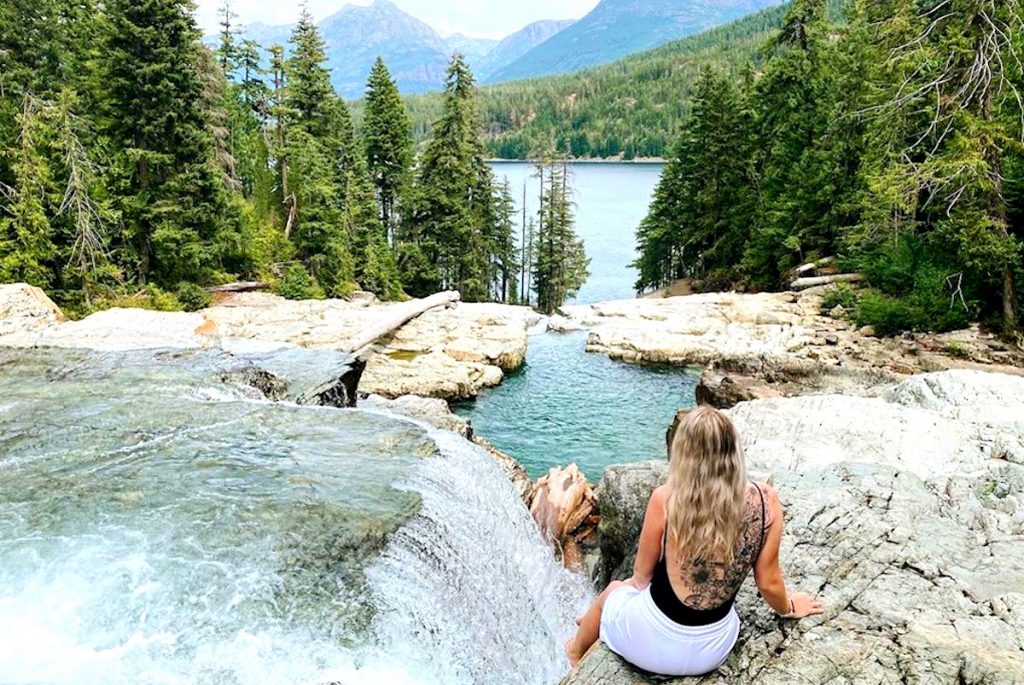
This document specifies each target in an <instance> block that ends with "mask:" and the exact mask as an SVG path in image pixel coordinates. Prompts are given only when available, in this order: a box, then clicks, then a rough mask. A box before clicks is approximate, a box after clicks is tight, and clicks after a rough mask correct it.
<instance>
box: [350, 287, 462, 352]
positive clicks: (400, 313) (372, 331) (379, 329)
mask: <svg viewBox="0 0 1024 685" xmlns="http://www.w3.org/2000/svg"><path fill="white" fill-rule="evenodd" d="M461 299H462V296H461V295H460V294H459V293H457V292H454V291H451V292H445V293H437V294H436V295H431V296H430V297H426V298H424V299H422V300H411V301H409V302H403V303H402V304H397V305H395V306H393V307H390V308H389V309H388V313H389V314H390V316H388V318H387V319H385V320H383V321H381V322H379V323H377V324H374V325H373V326H371V327H370V328H368V329H366V330H364V331H360V332H359V333H357V334H356V335H354V336H352V337H351V338H349V339H348V340H346V341H345V342H344V343H342V345H341V349H342V350H343V351H344V352H349V353H351V354H355V353H357V352H359V351H360V350H362V349H363V348H364V347H369V346H370V345H372V344H373V343H375V342H377V341H378V340H379V339H381V338H383V337H384V336H386V335H389V334H391V333H393V332H395V331H396V330H398V329H399V328H401V327H402V326H404V325H405V324H407V323H409V322H410V321H412V320H413V319H415V318H416V317H418V316H420V315H421V314H424V313H425V312H428V311H430V310H431V309H434V308H436V307H454V306H455V305H456V304H457V303H458V302H459V300H461Z"/></svg>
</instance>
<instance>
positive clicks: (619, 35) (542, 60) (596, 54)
mask: <svg viewBox="0 0 1024 685" xmlns="http://www.w3.org/2000/svg"><path fill="white" fill-rule="evenodd" d="M782 1H783V0H601V2H600V3H599V4H598V5H597V7H595V8H594V9H593V10H591V12H590V13H589V14H588V15H587V16H585V17H583V18H582V19H580V20H579V21H578V22H576V23H575V24H573V25H572V26H570V27H569V28H567V29H565V30H564V31H561V32H560V33H558V34H556V35H555V36H553V37H552V38H551V39H549V40H547V41H545V42H543V43H541V44H540V45H538V46H537V47H535V48H533V49H532V50H530V51H529V52H527V53H526V54H524V55H523V56H522V57H520V58H519V59H517V60H516V61H515V62H513V63H512V64H509V65H508V66H507V67H504V68H501V69H499V70H497V71H496V72H495V73H494V75H493V77H492V79H491V80H492V81H511V80H514V79H519V78H529V77H532V76H543V75H546V74H560V73H566V72H570V71H575V70H577V69H582V68H585V67H590V66H595V65H598V64H605V63H607V62H612V61H615V60H616V59H619V58H620V57H624V56H626V55H629V54H632V53H635V52H641V51H643V50H647V49H650V48H654V47H657V46H659V45H662V44H664V43H667V42H669V41H672V40H676V39H679V38H683V37H685V36H688V35H691V34H694V33H699V32H701V31H704V30H707V29H710V28H714V27H716V26H721V25H722V24H726V23H728V22H730V21H733V20H735V19H739V18H740V17H743V16H745V15H747V14H753V13H754V12H758V11H760V10H763V9H765V8H767V7H771V6H774V5H779V4H781V3H782Z"/></svg>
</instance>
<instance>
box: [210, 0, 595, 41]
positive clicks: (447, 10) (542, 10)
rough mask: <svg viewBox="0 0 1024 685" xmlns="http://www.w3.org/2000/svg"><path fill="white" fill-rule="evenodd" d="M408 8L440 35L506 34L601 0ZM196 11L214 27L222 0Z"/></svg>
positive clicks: (314, 6)
mask: <svg viewBox="0 0 1024 685" xmlns="http://www.w3.org/2000/svg"><path fill="white" fill-rule="evenodd" d="M371 2H372V0H353V1H352V2H351V4H354V5H369V4H371ZM393 2H394V3H395V4H396V5H398V6H399V7H400V8H402V9H403V10H404V11H406V12H408V13H409V14H411V15H413V16H414V17H416V18H417V19H420V20H422V21H424V22H426V23H427V24H429V25H430V26H432V27H433V28H434V29H436V30H437V31H438V32H439V33H441V34H442V35H450V34H452V33H465V34H467V35H471V36H480V37H487V38H502V37H504V36H507V35H508V34H510V33H512V32H514V31H518V30H519V29H521V28H522V27H523V26H525V25H527V24H529V23H530V22H532V21H537V20H539V19H575V18H579V17H582V16H583V15H584V14H586V13H587V12H589V11H590V10H591V9H593V8H594V7H595V6H596V5H597V2H598V0H516V1H515V2H507V0H501V1H495V0H393ZM196 4H197V5H198V10H197V12H196V16H197V19H198V20H199V26H200V27H201V28H202V30H203V33H207V34H209V33H215V32H216V30H217V24H218V9H219V8H220V7H221V5H222V4H223V0H197V3H196ZM344 4H345V2H344V1H343V0H309V9H310V11H311V12H312V13H313V16H315V17H316V18H317V19H318V20H319V19H323V18H324V17H327V16H329V15H331V14H333V13H334V12H337V11H338V10H339V9H341V7H342V6H343V5H344ZM231 9H232V11H233V12H234V13H235V14H237V15H238V18H239V21H240V22H241V23H243V24H253V23H256V22H260V23H264V24H290V23H292V22H294V21H295V20H296V18H298V16H299V4H298V3H288V2H267V1H266V0H231Z"/></svg>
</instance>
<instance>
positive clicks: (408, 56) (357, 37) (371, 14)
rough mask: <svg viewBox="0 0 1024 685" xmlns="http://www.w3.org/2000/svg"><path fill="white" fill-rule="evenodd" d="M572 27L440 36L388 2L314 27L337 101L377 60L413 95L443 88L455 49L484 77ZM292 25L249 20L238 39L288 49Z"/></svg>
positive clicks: (537, 25)
mask: <svg viewBox="0 0 1024 685" xmlns="http://www.w3.org/2000/svg"><path fill="white" fill-rule="evenodd" d="M571 23H572V22H571V21H568V22H566V21H538V22H534V23H533V24H530V25H529V26H527V27H525V28H523V29H522V30H520V31H517V32H516V33H514V34H512V35H510V36H508V37H507V38H505V39H504V40H502V41H497V40H494V39H489V38H476V37H473V36H466V35H463V34H455V35H452V36H449V37H448V38H442V37H441V36H440V34H438V33H437V31H435V30H434V29H433V28H431V27H430V26H429V25H427V24H426V23H424V22H422V21H420V20H419V19H417V18H415V17H413V16H412V15H410V14H408V13H406V12H404V11H402V10H401V9H400V8H399V7H398V6H397V5H395V4H394V3H393V2H391V0H375V1H374V3H373V4H372V5H368V6H364V5H352V4H347V5H345V6H343V7H342V8H341V9H340V10H338V11H337V12H335V13H334V14H332V15H330V16H329V17H327V18H325V19H324V20H323V21H321V22H320V23H319V24H318V26H319V27H320V32H321V34H322V35H323V38H324V42H325V43H326V45H327V59H328V66H329V67H330V69H331V81H332V83H333V84H334V87H335V89H337V91H338V92H339V93H340V94H341V95H342V97H345V98H350V99H352V98H359V97H362V96H363V94H364V90H365V88H366V80H367V78H368V77H369V75H370V67H371V66H372V65H373V62H374V60H375V59H376V58H377V57H378V56H380V57H382V58H383V59H384V62H385V63H386V64H387V65H388V69H389V71H390V72H391V75H392V77H393V78H394V79H395V81H396V82H397V83H398V88H399V90H401V92H402V93H403V94H405V95H416V94H420V93H427V92H430V91H436V90H440V89H441V88H442V87H443V85H444V74H445V69H446V68H447V66H448V62H449V61H450V60H451V55H452V53H454V52H456V51H457V52H460V53H462V54H463V55H465V56H466V59H467V61H468V62H469V64H470V66H471V67H472V68H473V69H474V71H475V72H476V73H477V76H478V78H480V77H481V75H482V74H483V73H485V72H483V71H481V69H485V70H486V73H489V71H491V70H493V69H496V68H500V67H502V66H505V65H506V64H507V63H508V62H510V61H512V60H514V59H516V58H517V57H519V56H520V55H522V54H524V53H526V52H528V51H529V50H530V49H531V48H533V47H534V46H536V45H538V44H539V43H541V42H543V41H544V40H547V39H548V38H550V37H551V36H552V35H554V34H555V33H556V32H557V31H559V30H561V29H562V28H564V27H565V26H568V25H569V24H571ZM294 26H295V25H294V24H284V25H278V26H271V25H268V24H263V23H260V22H254V23H252V24H248V25H246V26H245V27H244V28H243V29H242V32H241V35H240V36H239V38H240V39H252V40H255V41H256V42H257V43H259V44H260V45H261V46H263V48H269V47H270V46H271V45H274V44H280V45H284V46H285V47H286V49H287V48H288V47H289V46H288V39H289V38H290V37H291V34H292V29H293V28H294ZM218 40H219V37H218V36H217V35H209V36H206V37H205V38H204V39H203V42H204V43H205V44H207V45H210V46H216V45H217V42H218ZM492 53H495V54H492ZM264 57H265V58H266V56H264ZM264 63H265V64H266V59H264Z"/></svg>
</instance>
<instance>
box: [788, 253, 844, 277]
mask: <svg viewBox="0 0 1024 685" xmlns="http://www.w3.org/2000/svg"><path fill="white" fill-rule="evenodd" d="M835 261H836V258H835V257H824V258H822V259H819V260H818V261H816V262H811V263H810V264H804V265H803V266H799V267H797V269H796V275H797V276H803V275H804V274H808V273H811V272H813V271H817V270H818V269H820V268H822V267H824V266H828V265H829V264H832V263H833V262H835Z"/></svg>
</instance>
